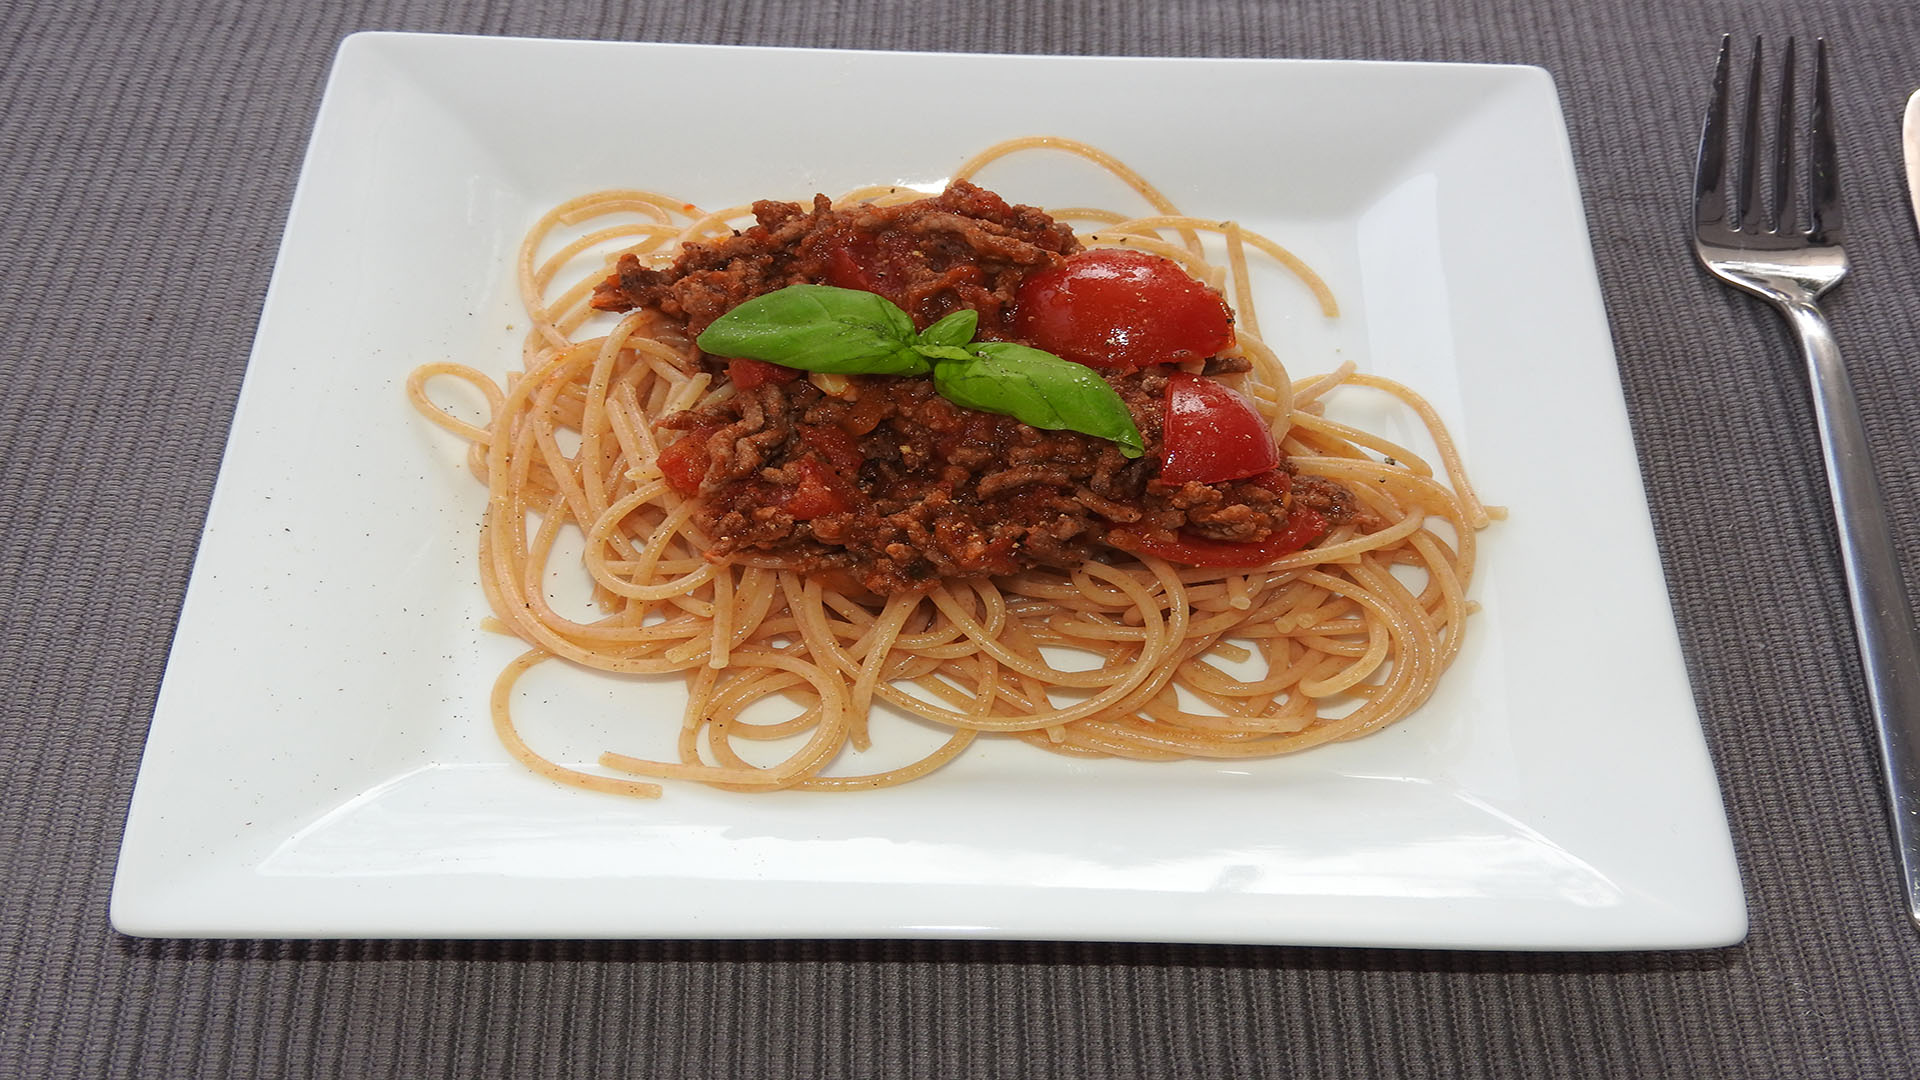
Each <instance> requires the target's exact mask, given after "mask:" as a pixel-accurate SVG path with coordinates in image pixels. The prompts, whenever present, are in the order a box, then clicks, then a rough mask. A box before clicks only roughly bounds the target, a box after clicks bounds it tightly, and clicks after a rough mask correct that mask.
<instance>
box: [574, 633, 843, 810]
mask: <svg viewBox="0 0 1920 1080" xmlns="http://www.w3.org/2000/svg"><path fill="white" fill-rule="evenodd" d="M733 663H734V665H735V666H736V667H774V668H780V669H782V670H785V671H792V672H794V673H796V674H798V675H800V676H801V677H802V678H804V679H806V680H807V681H808V682H809V683H811V684H812V685H813V687H814V688H815V689H816V690H817V691H819V694H820V710H821V717H820V723H819V724H818V725H817V726H816V727H815V728H814V732H813V735H812V736H810V737H809V738H808V740H807V742H806V744H805V745H804V746H802V747H801V748H800V749H798V750H796V751H795V752H794V753H793V755H792V756H791V757H789V758H787V759H786V760H785V761H783V762H781V763H780V764H778V765H774V766H769V767H764V768H762V767H755V768H750V769H745V770H742V769H726V768H716V767H714V766H708V765H690V764H687V763H685V762H672V761H652V760H648V759H646V758H637V757H630V756H628V755H625V754H617V753H614V752H612V751H608V752H606V753H604V754H602V755H600V763H601V764H602V765H605V766H606V767H608V768H610V769H618V770H620V771H622V772H630V773H634V774H636V775H640V776H658V777H671V778H675V779H682V780H699V781H702V782H704V783H709V784H715V785H717V786H722V787H733V786H737V787H744V788H754V789H760V788H768V787H776V788H777V787H785V786H787V785H788V784H791V783H793V782H794V781H796V780H800V779H804V778H806V777H807V776H809V775H811V773H812V772H813V771H817V770H818V769H820V768H821V767H822V766H824V765H825V764H826V763H827V761H828V760H830V759H831V758H832V756H833V755H834V754H835V753H838V752H839V749H840V746H841V744H842V743H843V742H845V739H846V733H847V720H848V717H847V709H848V703H847V698H846V691H845V688H844V686H843V685H842V684H841V683H840V682H839V681H838V680H837V678H836V677H834V676H833V675H832V673H830V672H827V671H826V670H824V669H822V668H820V667H819V666H818V665H815V664H810V663H807V662H805V661H803V660H800V659H797V658H795V657H791V656H786V655H784V654H782V653H779V652H776V651H774V650H770V649H764V648H747V649H740V650H737V651H735V652H734V654H733Z"/></svg>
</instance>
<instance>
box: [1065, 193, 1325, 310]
mask: <svg viewBox="0 0 1920 1080" xmlns="http://www.w3.org/2000/svg"><path fill="white" fill-rule="evenodd" d="M1165 228H1178V229H1183V230H1184V229H1192V230H1196V231H1199V232H1213V233H1219V234H1221V235H1222V236H1224V237H1225V238H1226V240H1227V245H1228V248H1229V250H1231V249H1232V248H1233V247H1234V246H1236V245H1245V244H1251V245H1252V246H1253V247H1254V248H1255V249H1256V250H1257V251H1259V252H1260V253H1261V254H1263V255H1266V256H1267V257H1269V258H1271V259H1272V260H1273V261H1275V262H1277V263H1279V264H1280V265H1281V266H1284V267H1286V268H1287V271H1288V272H1289V273H1291V274H1293V276H1294V277H1296V278H1299V279H1300V282H1301V284H1303V285H1305V286H1306V287H1307V289H1308V291H1310V292H1312V293H1313V298H1314V301H1315V302H1316V303H1318V304H1319V305H1320V314H1321V315H1322V316H1323V317H1325V318H1329V319H1336V318H1339V317H1340V302H1339V300H1338V299H1336V298H1335V297H1334V295H1333V289H1332V288H1331V287H1330V286H1328V285H1327V283H1326V280H1325V279H1324V278H1322V277H1321V276H1320V275H1319V274H1318V273H1316V272H1315V271H1314V269H1313V267H1311V266H1309V265H1307V262H1306V260H1304V259H1302V258H1300V256H1298V255H1295V254H1294V253H1293V252H1291V251H1288V250H1287V249H1286V248H1285V247H1283V246H1281V245H1280V244H1278V243H1275V242H1274V241H1273V240H1271V239H1268V238H1267V237H1265V236H1262V235H1261V234H1259V233H1257V232H1254V231H1252V230H1251V229H1243V228H1241V227H1240V226H1239V225H1238V224H1237V223H1235V222H1231V221H1212V220H1209V219H1207V218H1196V217H1188V216H1187V215H1184V214H1165V215H1161V216H1159V217H1145V218H1129V219H1127V220H1126V221H1123V222H1118V223H1116V224H1115V226H1114V228H1113V229H1111V230H1102V232H1100V233H1095V234H1094V235H1095V236H1096V237H1102V238H1103V239H1104V237H1105V236H1111V235H1115V234H1118V235H1120V236H1127V235H1137V232H1136V231H1138V232H1145V231H1150V230H1153V229H1165ZM1193 254H1194V255H1195V256H1199V255H1200V252H1198V251H1195V252H1194V253H1193ZM1183 261H1184V260H1183ZM1240 266H1241V267H1244V266H1245V260H1244V258H1243V259H1242V260H1241V261H1240ZM1241 309H1242V310H1243V311H1249V312H1250V311H1252V310H1253V304H1252V302H1251V300H1250V299H1249V300H1247V301H1246V302H1244V303H1243V304H1242V306H1241Z"/></svg>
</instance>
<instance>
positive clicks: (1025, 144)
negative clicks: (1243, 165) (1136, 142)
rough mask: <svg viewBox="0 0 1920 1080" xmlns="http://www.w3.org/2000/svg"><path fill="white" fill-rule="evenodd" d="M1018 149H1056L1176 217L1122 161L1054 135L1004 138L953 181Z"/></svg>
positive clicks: (1196, 243) (1192, 243) (1192, 244)
mask: <svg viewBox="0 0 1920 1080" xmlns="http://www.w3.org/2000/svg"><path fill="white" fill-rule="evenodd" d="M1022 150H1059V151H1062V152H1065V153H1068V154H1073V155H1075V156H1077V157H1081V158H1085V159H1086V160H1088V161H1091V162H1093V163H1094V164H1095V165H1098V166H1100V167H1101V168H1103V169H1105V170H1107V171H1108V172H1110V173H1112V174H1113V175H1114V176H1116V177H1119V178H1120V180H1121V181H1122V182H1123V183H1125V184H1126V185H1127V186H1128V187H1130V188H1132V189H1133V190H1134V191H1135V192H1137V193H1139V195H1140V197H1141V198H1143V199H1145V200H1147V202H1148V204H1149V205H1151V206H1152V207H1153V208H1154V209H1155V210H1158V211H1160V212H1161V213H1163V214H1178V213H1179V212H1180V211H1179V210H1178V209H1177V208H1176V207H1175V206H1174V205H1173V201H1172V200H1171V199H1169V198H1167V197H1166V196H1165V195H1162V194H1161V193H1160V189H1159V188H1157V187H1154V186H1153V185H1152V184H1151V183H1149V182H1148V181H1147V178H1146V177H1144V176H1141V175H1140V174H1139V173H1138V172H1135V171H1134V170H1133V168H1132V167H1131V166H1129V165H1128V164H1127V163H1126V162H1124V161H1121V160H1120V159H1119V158H1117V157H1114V156H1113V155H1112V154H1109V153H1107V152H1106V151H1105V150H1102V149H1100V148H1099V147H1097V146H1092V145H1090V144H1087V143H1083V142H1080V141H1079V140H1077V139H1066V138H1062V137H1060V136H1058V135H1030V136H1026V137H1024V138H1018V139H1007V140H1006V141H1004V142H1000V143H996V144H995V145H993V146H989V147H987V148H986V149H985V150H982V151H980V152H979V153H977V154H975V155H973V156H972V157H970V158H968V159H967V160H966V161H965V162H963V163H962V164H961V166H960V167H959V168H958V169H955V170H954V171H953V178H954V179H955V180H969V179H972V178H973V176H974V174H976V173H978V172H979V171H980V170H981V169H982V168H984V167H986V166H987V165H988V164H989V163H991V162H994V161H998V160H999V159H1001V158H1003V157H1006V156H1007V155H1009V154H1017V153H1019V152H1020V151H1022ZM1182 235H1183V236H1184V237H1185V239H1186V242H1187V246H1188V247H1189V248H1191V249H1192V250H1193V251H1194V252H1195V253H1198V252H1199V250H1200V238H1199V237H1198V236H1195V235H1194V234H1193V233H1192V232H1186V233H1183V234H1182Z"/></svg>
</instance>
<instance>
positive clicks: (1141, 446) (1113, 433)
mask: <svg viewBox="0 0 1920 1080" xmlns="http://www.w3.org/2000/svg"><path fill="white" fill-rule="evenodd" d="M971 351H972V353H973V356H972V357H971V358H969V359H967V360H946V359H942V361H941V362H940V363H939V364H937V365H935V367H934V369H933V385H934V389H936V390H938V391H939V392H940V396H941V397H944V398H946V399H947V400H948V401H951V402H953V403H954V404H956V405H962V406H965V407H966V408H969V409H979V410H981V411H983V412H991V413H999V414H1001V415H1003V416H1011V417H1013V418H1014V419H1015V420H1019V421H1021V422H1023V423H1027V424H1032V425H1033V426H1034V427H1037V428H1047V429H1049V430H1053V431H1059V430H1063V429H1064V430H1068V431H1078V432H1080V433H1082V434H1085V435H1093V436H1097V437H1099V438H1102V439H1111V440H1112V441H1113V442H1115V443H1118V444H1119V446H1120V452H1121V453H1122V454H1125V455H1126V456H1127V457H1130V458H1135V457H1139V456H1140V455H1141V454H1142V453H1144V452H1145V450H1146V445H1145V443H1144V442H1143V441H1142V440H1141V438H1140V429H1139V428H1137V427H1135V426H1134V424H1133V415H1132V414H1131V413H1129V412H1127V405H1126V403H1125V402H1123V401H1121V400H1120V395H1119V394H1117V393H1115V392H1114V389H1113V387H1112V386H1110V385H1108V383H1107V380H1105V379H1103V378H1101V377H1100V376H1099V374H1098V373H1096V372H1095V371H1094V370H1093V369H1092V368H1090V367H1087V366H1086V365H1085V364H1076V363H1074V362H1073V361H1071V360H1062V359H1060V358H1059V357H1057V356H1055V355H1053V354H1052V353H1048V352H1041V351H1040V350H1039V349H1030V348H1028V347H1027V346H1025V345H1015V344H1013V343H1011V342H1004V341H995V342H988V343H986V344H983V345H974V346H971Z"/></svg>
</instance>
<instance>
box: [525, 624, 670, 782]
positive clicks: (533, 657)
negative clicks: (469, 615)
mask: <svg viewBox="0 0 1920 1080" xmlns="http://www.w3.org/2000/svg"><path fill="white" fill-rule="evenodd" d="M548 658H549V656H548V654H547V653H544V652H542V651H540V650H539V649H531V650H528V651H527V652H524V653H521V654H520V656H519V657H518V658H516V659H515V660H514V661H513V662H512V663H509V664H508V665H507V666H506V667H505V668H503V669H501V672H500V674H499V675H498V676H497V677H495V679H494V680H493V694H492V695H491V697H490V698H489V705H490V711H491V713H492V716H493V732H494V734H495V735H496V736H497V737H498V738H499V739H500V745H502V746H504V747H506V748H507V752H508V753H509V754H512V755H513V756H514V757H515V758H516V759H517V760H518V761H519V762H520V764H522V765H525V766H526V767H527V768H529V769H531V770H533V771H534V772H536V773H539V774H540V775H541V776H544V777H546V778H547V779H549V780H555V781H558V782H560V783H562V784H568V785H571V786H573V787H577V788H585V789H587V790H588V791H602V792H606V793H607V794H609V795H625V796H627V797H628V798H634V799H657V798H659V797H660V785H659V784H649V783H645V782H643V781H637V780H622V779H620V778H618V777H611V776H596V775H594V774H593V773H586V772H581V771H580V770H578V769H569V768H567V767H566V766H564V765H561V764H560V763H558V762H556V761H553V760H551V759H549V758H546V757H543V756H541V755H540V754H538V753H536V752H535V751H534V749H533V748H532V747H530V746H528V745H527V743H526V740H524V739H522V738H521V737H520V733H519V731H517V730H515V729H514V726H513V721H512V719H511V717H510V715H509V706H510V703H511V700H512V696H513V687H514V684H515V683H517V682H519V681H520V676H521V675H523V674H525V673H526V671H527V669H528V668H531V667H533V666H534V665H535V664H538V663H540V662H541V661H543V660H546V659H548Z"/></svg>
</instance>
